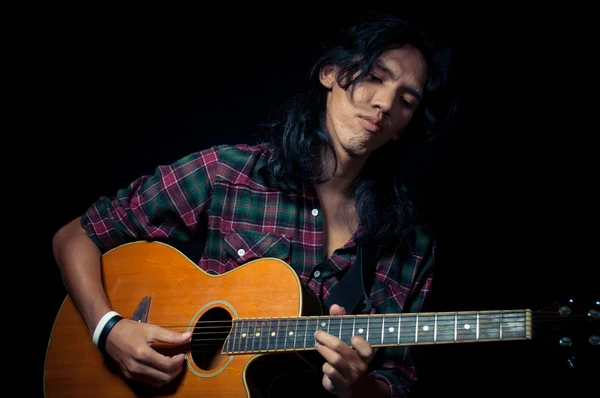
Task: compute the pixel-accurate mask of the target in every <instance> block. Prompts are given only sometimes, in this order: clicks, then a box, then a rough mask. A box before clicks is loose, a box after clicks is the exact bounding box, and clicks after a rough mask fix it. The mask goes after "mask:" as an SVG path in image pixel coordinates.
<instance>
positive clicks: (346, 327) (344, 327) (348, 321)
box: [338, 315, 356, 345]
mask: <svg viewBox="0 0 600 398" xmlns="http://www.w3.org/2000/svg"><path fill="white" fill-rule="evenodd" d="M343 319H344V321H343V324H342V318H340V332H339V335H338V337H339V339H340V340H342V341H343V342H344V343H346V344H348V345H351V340H352V336H354V333H353V328H354V321H355V319H356V316H355V315H353V316H350V317H345V318H343Z"/></svg>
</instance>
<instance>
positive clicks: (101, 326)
mask: <svg viewBox="0 0 600 398" xmlns="http://www.w3.org/2000/svg"><path fill="white" fill-rule="evenodd" d="M115 315H119V313H118V312H115V311H108V312H107V313H106V314H104V316H103V317H102V318H100V321H99V322H98V325H96V329H95V330H94V335H93V336H92V341H93V342H94V345H95V346H96V347H97V346H98V339H99V338H100V333H102V329H104V325H106V323H107V322H108V321H109V320H110V319H111V318H112V317H113V316H115Z"/></svg>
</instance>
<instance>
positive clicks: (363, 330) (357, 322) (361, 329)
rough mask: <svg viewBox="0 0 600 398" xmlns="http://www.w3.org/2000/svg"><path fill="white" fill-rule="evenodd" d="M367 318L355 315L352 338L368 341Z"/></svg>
mask: <svg viewBox="0 0 600 398" xmlns="http://www.w3.org/2000/svg"><path fill="white" fill-rule="evenodd" d="M369 318H370V317H369V316H365V315H356V316H355V317H354V324H353V330H354V336H361V337H362V338H363V339H365V340H367V341H369V340H368V337H367V336H368V333H369Z"/></svg>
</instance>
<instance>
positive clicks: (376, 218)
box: [266, 13, 454, 242]
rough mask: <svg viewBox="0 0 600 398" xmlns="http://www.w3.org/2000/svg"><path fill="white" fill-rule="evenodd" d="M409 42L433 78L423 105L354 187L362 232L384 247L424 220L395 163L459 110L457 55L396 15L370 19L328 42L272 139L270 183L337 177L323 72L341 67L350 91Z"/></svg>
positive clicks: (297, 186)
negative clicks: (451, 80) (454, 77)
mask: <svg viewBox="0 0 600 398" xmlns="http://www.w3.org/2000/svg"><path fill="white" fill-rule="evenodd" d="M404 44H410V45H412V46H414V47H416V48H418V49H419V50H420V51H421V52H422V54H423V56H424V57H425V59H426V62H427V66H428V78H427V81H426V85H425V88H424V96H423V101H422V102H421V104H420V105H419V107H418V108H417V109H416V110H415V113H414V114H413V117H412V119H411V121H410V123H409V125H408V126H407V127H406V129H405V130H404V132H403V138H402V139H401V140H399V141H393V140H391V141H389V142H388V143H387V144H385V145H384V146H382V147H381V148H379V149H378V150H376V151H375V152H373V153H372V154H371V155H370V156H369V158H368V161H367V162H366V164H365V166H364V168H363V170H362V173H361V175H360V177H359V178H358V179H357V181H356V182H355V184H354V186H353V192H352V194H353V196H354V201H355V208H356V212H357V216H358V221H359V228H360V229H361V231H363V232H364V235H363V236H364V237H365V238H369V239H372V240H374V241H378V242H382V241H385V240H390V239H394V238H397V237H398V236H399V235H401V234H402V233H404V232H405V231H406V230H407V229H409V228H411V227H412V226H413V225H414V224H415V223H416V222H417V220H418V216H417V214H416V210H415V206H414V204H413V203H412V202H411V200H410V199H409V196H408V193H407V189H406V187H405V185H404V183H403V182H402V181H401V179H400V176H399V175H398V173H396V170H397V165H396V163H395V160H397V158H398V152H399V151H400V149H401V148H400V147H401V146H402V145H406V143H407V142H409V141H414V140H430V139H432V138H433V137H434V136H435V135H436V132H437V131H438V129H439V127H440V122H441V121H442V120H444V119H447V117H448V116H449V115H450V114H451V113H452V112H453V110H454V106H453V105H452V103H451V101H449V100H448V98H449V97H448V93H447V85H448V74H449V72H450V69H451V51H450V49H449V48H448V47H446V46H439V45H437V44H436V43H435V42H434V41H433V40H431V39H430V37H429V36H428V34H427V32H426V31H425V30H423V29H421V28H418V27H415V26H413V25H412V24H411V23H410V22H408V21H406V20H404V19H401V18H399V17H397V16H394V15H382V14H380V13H370V14H368V15H367V17H366V18H363V19H362V20H360V21H355V23H352V24H351V25H349V26H348V27H347V28H345V29H343V30H341V31H340V32H338V33H337V34H336V35H334V37H333V39H332V40H331V41H326V42H324V43H323V50H324V51H323V53H322V55H321V56H320V57H319V58H318V59H317V60H316V62H315V63H314V64H313V67H312V68H311V70H310V73H309V75H308V80H307V84H306V87H305V90H304V91H303V92H302V93H300V94H299V95H297V96H296V97H294V98H293V99H292V100H291V101H289V102H288V103H286V104H285V106H284V109H283V110H282V112H281V113H279V115H280V117H279V118H275V119H274V120H273V121H272V123H271V124H270V129H269V130H268V133H267V135H266V140H267V141H268V143H269V144H268V145H269V147H270V148H271V152H272V156H271V157H270V161H269V164H268V179H269V183H270V184H271V185H273V186H276V187H278V188H280V189H283V190H285V191H298V190H301V189H302V187H303V185H304V184H309V185H316V184H319V183H322V182H325V181H326V180H327V179H328V178H330V177H331V174H330V173H326V170H327V169H326V166H327V163H326V159H324V158H323V157H322V156H321V155H322V154H323V148H329V151H330V154H331V155H332V156H334V159H335V152H334V151H333V147H332V144H331V142H330V139H329V136H328V134H327V131H326V129H325V123H324V119H325V101H326V97H327V91H326V89H325V88H324V87H323V86H322V84H321V82H320V80H319V72H320V71H321V68H322V67H323V66H324V65H325V64H327V63H333V64H335V65H337V66H339V67H340V73H339V74H338V84H340V86H341V87H342V88H344V89H347V88H348V87H350V86H351V85H352V84H354V83H356V82H357V81H359V80H361V79H363V78H364V77H365V76H367V75H368V73H369V71H370V69H371V66H372V65H373V63H374V61H375V60H376V59H377V58H378V57H379V56H380V55H381V53H382V52H383V51H385V50H386V49H388V48H391V47H392V46H398V45H404Z"/></svg>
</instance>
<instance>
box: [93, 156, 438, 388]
mask: <svg viewBox="0 0 600 398" xmlns="http://www.w3.org/2000/svg"><path fill="white" fill-rule="evenodd" d="M268 156H269V151H268V149H267V148H266V147H262V146H247V145H221V146H215V147H212V148H209V149H205V150H202V151H198V152H195V153H192V154H190V155H188V156H185V157H183V158H181V159H179V160H177V161H176V162H174V163H172V164H170V165H161V166H159V167H157V168H156V170H155V172H154V174H152V175H145V176H141V177H139V178H138V179H136V180H135V181H133V182H132V183H131V184H130V185H129V186H127V187H125V188H123V189H121V190H119V191H118V192H117V193H116V195H115V196H112V197H101V198H99V199H98V200H97V201H96V202H95V203H94V204H93V205H92V206H90V207H89V209H88V210H87V211H86V212H85V213H84V214H83V215H82V226H83V227H84V228H85V229H86V230H87V232H88V234H89V235H90V237H91V238H92V239H93V240H94V242H95V243H96V244H97V245H98V246H99V248H100V249H101V250H102V251H103V252H105V251H107V250H109V249H111V248H114V247H116V246H118V245H120V244H123V243H126V242H130V241H134V240H151V239H169V240H174V241H187V240H189V239H190V238H191V237H193V236H194V235H195V234H197V233H199V232H200V231H201V229H204V230H205V233H206V244H205V251H204V253H203V254H202V257H201V259H200V261H199V266H200V267H201V268H202V269H204V270H205V271H207V272H209V273H213V274H220V273H223V272H226V271H229V270H231V269H233V268H235V267H237V266H239V265H241V264H244V263H245V262H248V261H250V260H253V259H257V258H261V257H276V258H279V259H281V260H283V261H285V262H287V263H288V264H290V265H291V266H292V268H293V269H294V270H295V271H296V272H297V274H298V276H299V278H300V280H301V281H302V282H303V283H305V284H306V285H307V286H308V287H309V288H310V289H311V290H312V291H313V292H314V293H315V294H316V295H317V296H318V297H320V298H321V300H323V301H324V300H326V299H327V296H328V294H329V291H330V290H331V288H332V287H333V286H334V285H335V284H336V283H337V281H338V280H339V277H340V276H341V275H342V274H343V273H344V271H345V270H347V268H348V267H350V266H351V264H352V263H353V262H354V259H355V256H356V243H355V239H356V236H353V237H352V238H351V239H350V240H349V241H348V242H347V243H346V244H345V245H344V246H342V247H340V248H338V249H337V250H335V252H334V253H333V255H332V256H331V257H330V258H329V259H328V260H327V261H323V260H322V259H323V224H322V218H321V208H320V204H319V199H318V196H317V193H316V190H315V189H314V187H311V186H306V187H305V188H304V191H303V192H301V193H295V194H290V193H282V192H280V191H278V190H275V189H272V188H270V187H269V186H268V185H267V183H266V180H265V177H264V172H265V171H266V167H265V166H266V162H267V159H268ZM202 220H205V221H207V223H206V222H204V223H203V222H201V221H202ZM434 249H435V246H434V240H433V237H432V235H431V233H430V231H429V230H428V229H426V228H423V227H420V228H415V229H413V230H412V231H411V232H410V233H408V234H407V235H406V236H405V237H404V239H402V240H400V241H399V242H398V243H397V245H395V246H393V247H388V248H386V249H385V250H384V252H383V254H382V255H381V257H380V258H379V260H378V263H377V266H376V275H375V278H374V279H373V284H372V290H371V292H370V301H371V304H372V306H373V307H372V309H371V313H400V312H419V311H422V309H423V305H424V302H425V300H426V299H427V298H428V297H429V292H430V287H431V280H432V265H433V258H434ZM317 270H318V271H319V272H317V273H316V272H315V271H317ZM317 275H318V276H317ZM364 304H365V303H364V300H363V301H362V302H361V303H359V307H358V308H359V310H358V312H361V310H360V309H361V308H362V312H365V311H366V310H365V309H364V308H365V305H364ZM411 351H412V348H411V347H406V346H398V347H384V348H383V347H382V348H380V349H379V352H378V355H379V356H378V357H377V358H378V361H377V362H376V363H375V362H374V363H373V364H372V365H373V369H372V372H371V375H373V376H374V377H378V378H381V379H382V380H385V381H386V382H388V383H389V385H390V388H391V391H392V396H393V397H398V396H403V395H404V394H405V393H406V392H407V391H410V389H411V387H412V385H413V384H414V382H415V381H416V380H417V368H416V366H415V363H414V362H413V357H412V355H410V353H411Z"/></svg>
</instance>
